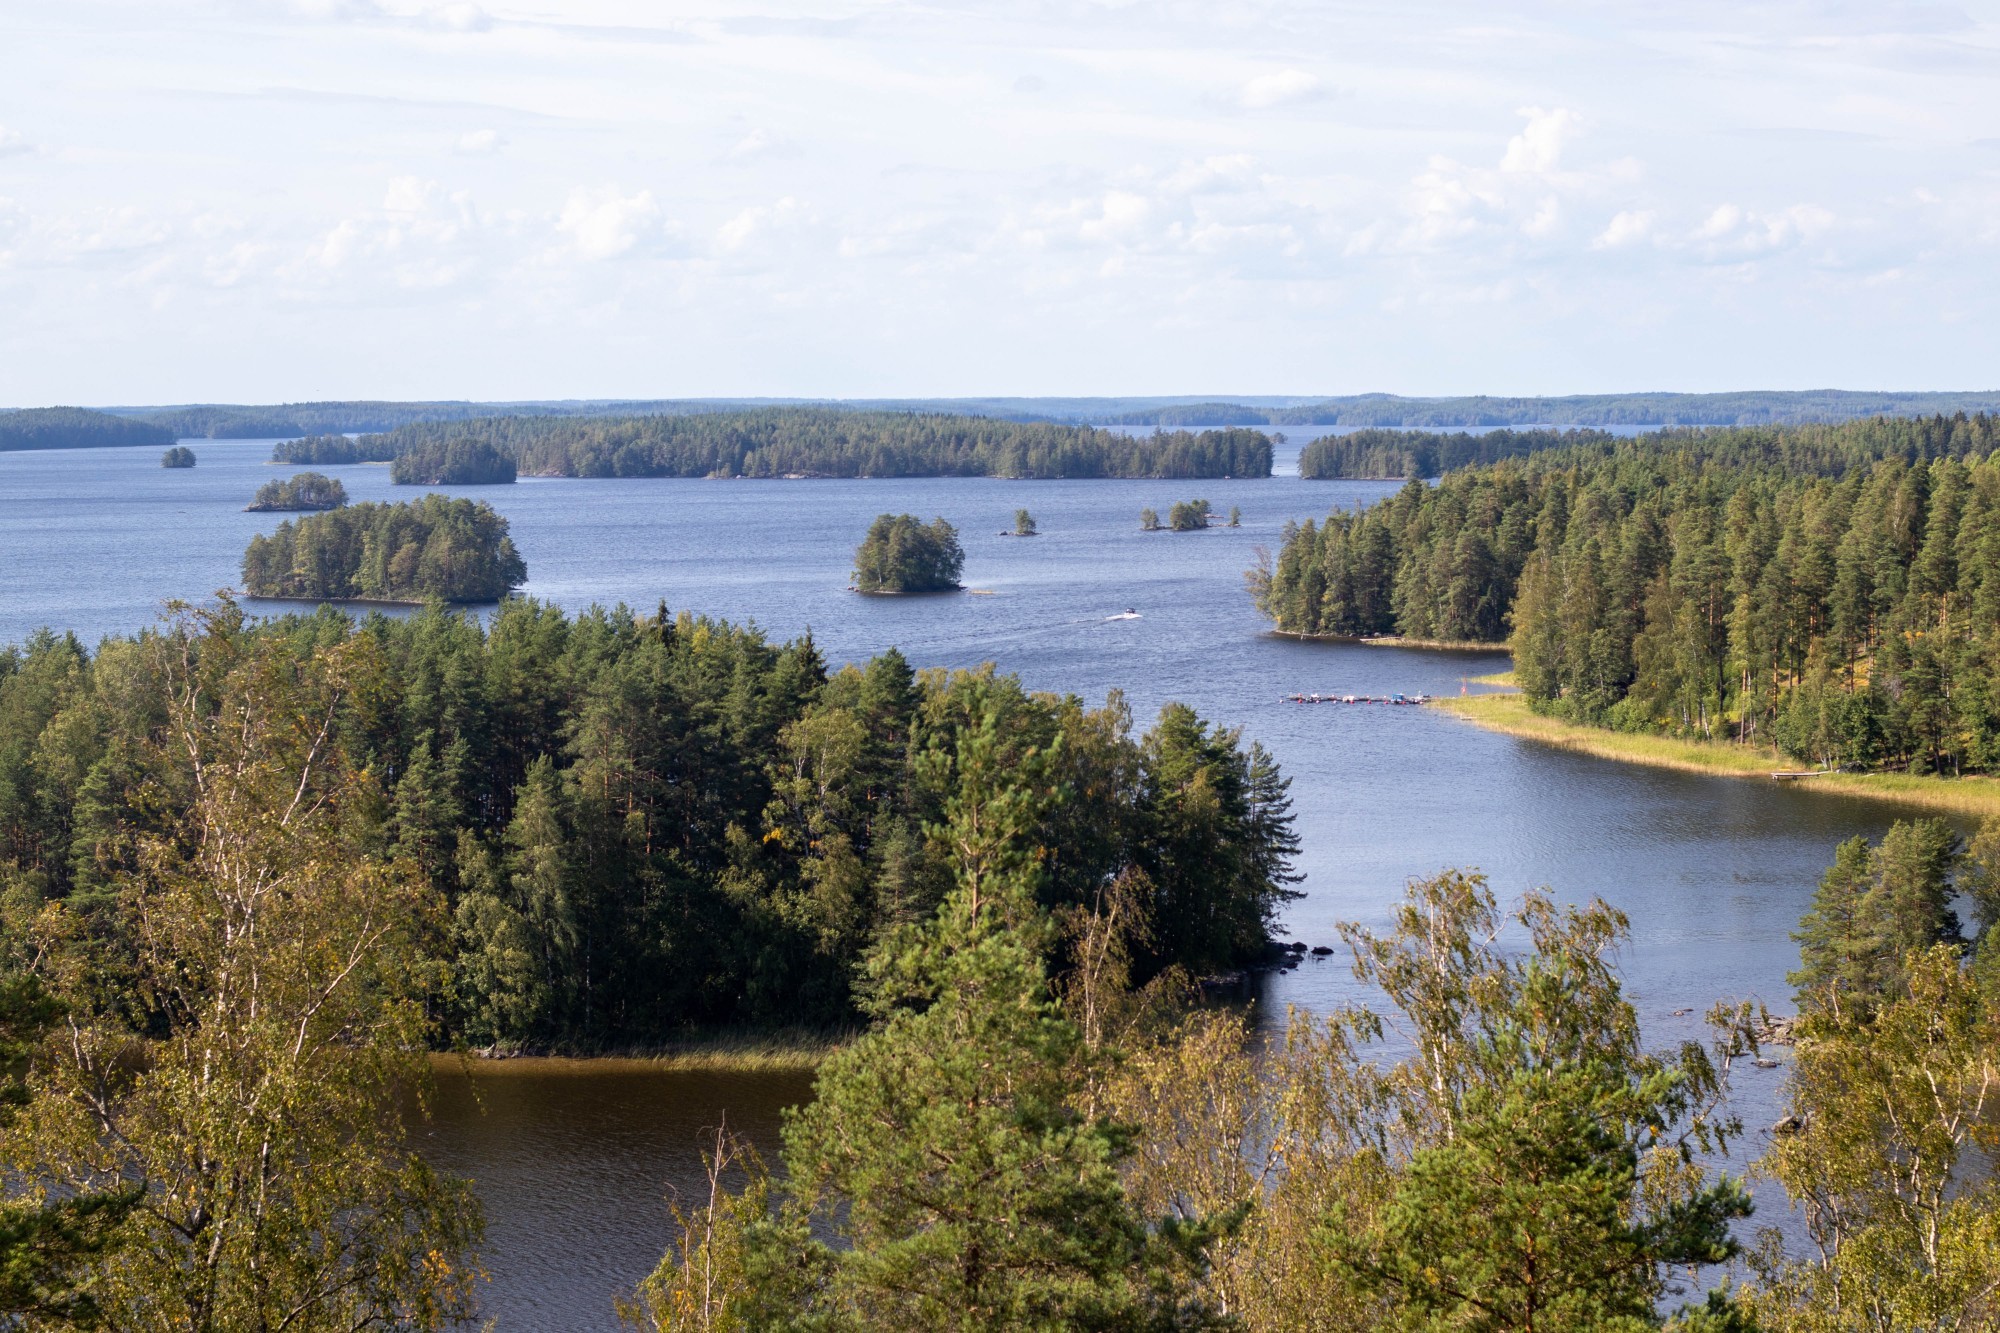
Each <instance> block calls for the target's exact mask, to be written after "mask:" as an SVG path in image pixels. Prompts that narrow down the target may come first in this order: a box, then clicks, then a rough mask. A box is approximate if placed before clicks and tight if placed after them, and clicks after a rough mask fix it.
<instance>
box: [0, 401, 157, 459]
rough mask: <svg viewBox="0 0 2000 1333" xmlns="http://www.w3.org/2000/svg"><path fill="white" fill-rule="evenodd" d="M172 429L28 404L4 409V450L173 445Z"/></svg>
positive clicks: (0, 422) (0, 438) (0, 415)
mask: <svg viewBox="0 0 2000 1333" xmlns="http://www.w3.org/2000/svg"><path fill="white" fill-rule="evenodd" d="M175 438H176V437H175V435H174V433H173V432H172V431H170V430H168V429H167V428H166V427H164V426H157V425H154V424H152V423H150V422H145V421H134V420H132V419H131V418H129V417H119V416H113V415H112V414H111V413H109V412H93V411H91V410H90V409H88V408H84V407H24V408H20V409H18V410H14V411H4V412H0V453H7V452H10V451H12V450H16V449H113V448H118V447H121V446H133V445H147V446H150V447H152V448H155V449H158V448H161V447H162V446H168V445H172V444H173V442H174V440H175Z"/></svg>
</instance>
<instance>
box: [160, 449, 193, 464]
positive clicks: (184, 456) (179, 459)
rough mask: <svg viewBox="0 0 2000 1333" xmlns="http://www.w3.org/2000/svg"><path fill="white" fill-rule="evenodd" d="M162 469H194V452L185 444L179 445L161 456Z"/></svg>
mask: <svg viewBox="0 0 2000 1333" xmlns="http://www.w3.org/2000/svg"><path fill="white" fill-rule="evenodd" d="M160 466H161V467H193V466H194V450H192V449H190V448H188V447H187V446H186V445H184V444H177V445H175V446H174V447H173V448H171V449H169V450H167V451H166V452H165V453H163V454H161V455H160Z"/></svg>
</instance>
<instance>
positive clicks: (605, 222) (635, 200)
mask: <svg viewBox="0 0 2000 1333" xmlns="http://www.w3.org/2000/svg"><path fill="white" fill-rule="evenodd" d="M660 220H661V214H660V206H659V205H658V204H657V203H655V202H654V201H653V192H652V191H651V190H641V191H639V192H638V193H637V194H632V195H627V194H621V193H620V192H619V191H618V190H617V188H616V187H614V186H604V187H602V188H599V189H594V190H589V189H580V190H576V191H573V192H572V193H571V194H570V197H569V201H568V202H567V203H565V204H564V205H563V210H562V216H560V217H559V218H557V219H556V230H557V231H560V232H562V233H564V234H565V235H567V236H568V237H569V238H570V244H571V245H572V246H573V247H574V248H575V250H576V253H577V254H579V255H581V256H582V257H583V258H585V259H615V258H617V257H618V256H619V255H622V254H625V253H626V252H627V251H629V250H631V249H632V247H633V246H635V245H637V244H638V243H639V239H640V238H641V237H642V236H644V235H645V234H646V233H647V232H649V231H657V230H658V229H659V226H660Z"/></svg>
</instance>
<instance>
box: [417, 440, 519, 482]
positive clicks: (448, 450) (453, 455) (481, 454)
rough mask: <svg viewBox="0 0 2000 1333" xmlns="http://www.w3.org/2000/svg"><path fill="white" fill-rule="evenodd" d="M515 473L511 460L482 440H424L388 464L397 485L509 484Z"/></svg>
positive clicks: (512, 480)
mask: <svg viewBox="0 0 2000 1333" xmlns="http://www.w3.org/2000/svg"><path fill="white" fill-rule="evenodd" d="M514 476H515V468H514V460H513V459H512V458H510V457H509V456H507V455H506V454H504V453H502V452H500V450H498V449H496V448H494V447H493V446H492V445H490V444H488V443H486V442H485V441H484V440H431V441H426V442H424V443H421V444H417V445H413V446H411V447H410V448H408V449H406V450H403V451H402V452H400V453H398V454H397V455H396V457H395V461H393V462H392V463H390V464H389V480H390V481H392V482H394V483H395V484H396V485H398V486H511V485H513V484H514Z"/></svg>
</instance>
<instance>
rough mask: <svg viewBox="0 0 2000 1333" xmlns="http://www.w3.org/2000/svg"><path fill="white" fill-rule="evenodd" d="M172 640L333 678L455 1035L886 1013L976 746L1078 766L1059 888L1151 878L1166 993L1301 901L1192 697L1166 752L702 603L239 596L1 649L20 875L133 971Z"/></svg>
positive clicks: (6, 776)
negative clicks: (877, 952)
mask: <svg viewBox="0 0 2000 1333" xmlns="http://www.w3.org/2000/svg"><path fill="white" fill-rule="evenodd" d="M458 503H461V504H462V503H464V502H458ZM357 508H359V506H357ZM339 512H341V513H347V512H352V511H339ZM188 635H192V637H187V636H188ZM183 640H185V641H183ZM170 652H171V653H181V652H189V653H194V654H196V655H197V656H198V657H199V659H200V660H201V661H203V662H211V661H213V662H214V664H215V665H216V666H217V668H218V669H220V668H221V666H222V665H223V664H224V663H227V662H235V661H238V660H240V659H245V658H249V657H257V658H259V659H260V660H264V661H266V663H267V665H268V669H269V670H272V671H279V672H282V673H285V674H286V675H287V676H288V678H289V677H293V676H297V675H299V674H300V673H304V674H306V675H312V674H313V673H328V674H329V682H330V683H329V687H330V688H332V687H336V686H337V688H338V690H339V691H340V695H339V703H338V706H337V707H335V708H334V709H333V711H331V712H330V713H329V714H327V716H326V719H325V725H326V726H327V727H328V728H330V729H329V730H328V732H327V733H326V736H325V738H324V744H325V745H328V746H332V747H334V750H335V751H336V752H337V754H338V755H339V757H340V761H341V763H342V764H343V765H344V766H345V767H346V768H347V769H349V770H351V772H352V773H353V774H354V775H355V781H357V782H364V783H365V784H368V785H369V787H370V790H369V791H368V792H366V793H360V792H357V793H356V794H355V795H354V796H353V797H352V798H351V799H352V800H353V801H354V802H355V803H354V804H353V805H352V808H350V809H349V810H348V812H347V815H346V818H347V819H348V820H349V821H350V822H351V824H352V826H351V827H347V828H345V829H344V831H343V833H342V837H343V838H345V839H347V840H349V844H350V846H351V847H352V848H353V850H354V854H355V855H357V856H372V857H380V858H383V859H384V861H385V862H386V861H387V860H388V859H390V858H400V863H401V864H403V865H406V866H408V867H411V868H414V869H416V870H419V871H421V873H422V875H423V876H424V878H425V881H426V883H428V884H429V885H431V886H432V887H434V888H435V889H436V890H437V891H438V892H439V893H440V894H441V895H442V896H443V900H444V905H445V908H446V909H447V914H448V920H446V921H444V922H443V923H442V924H441V925H440V927H439V932H440V933H439V934H438V936H437V938H436V939H435V940H434V941H433V944H434V946H435V948H436V949H437V950H438V957H439V961H440V962H442V963H445V964H447V965H448V968H449V974H450V976H449V984H448V985H446V986H444V987H443V988H442V989H441V990H440V993H439V995H438V998H437V1001H436V1003H435V1006H434V1007H433V1009H432V1014H433V1017H434V1019H435V1021H436V1022H437V1024H438V1028H437V1031H436V1032H435V1033H434V1034H433V1036H434V1040H437V1041H440V1042H449V1041H450V1040H452V1039H453V1038H456V1037H464V1038H465V1039H467V1040H470V1041H472V1042H474V1043H475V1044H479V1045H485V1044H489V1043H493V1042H499V1043H502V1044H504V1045H519V1044H533V1045H549V1044H559V1045H563V1046H568V1047H583V1048H602V1047H616V1046H631V1045H640V1044H644V1043H647V1042H657V1041H662V1040H665V1039H669V1038H672V1037H675V1036H679V1035H684V1034H685V1033H687V1032H688V1031H689V1030H690V1029H692V1028H700V1027H708V1026H734V1025H770V1026H793V1025H799V1024H807V1025H814V1026H820V1025H824V1026H829V1027H840V1026H843V1025H847V1024H850V1023H852V1022H854V1021H855V1019H856V1017H857V1015H858V1013H859V1012H860V1011H859V1009H858V1008H857V1006H858V1005H859V1003H860V996H859V995H858V993H857V991H856V987H857V985H858V984H861V983H860V974H859V973H858V972H857V964H858V962H859V960H860V959H861V957H862V955H863V954H864V953H865V952H866V951H867V949H868V948H869V947H870V945H871V944H872V943H873V942H875V941H877V940H879V939H881V938H882V937H884V936H885V935H886V934H889V933H892V932H894V931H895V930H897V929H900V928H901V927H903V926H904V925H906V924H907V923H909V922H912V921H916V920H920V919H923V918H925V917H926V916H928V915H929V914H930V913H931V912H932V911H933V910H934V909H935V908H936V907H937V905H938V903H939V902H940V901H941V900H942V898H943V896H944V895H945V893H946V890H947V887H948V885H949V883H950V881H951V877H952V872H951V864H952V852H951V849H950V845H949V843H948V841H947V840H946V839H944V837H943V836H942V834H941V833H940V831H939V825H940V821H944V820H946V818H947V811H948V808H949V807H950V805H951V803H952V801H953V800H954V799H955V798H954V791H955V788H956V784H957V783H958V782H959V780H960V777H959V774H958V772H957V770H956V768H955V763H956V760H955V758H954V756H955V755H956V754H957V753H958V750H959V747H960V746H961V744H962V743H963V742H964V741H965V739H966V736H967V735H968V728H970V729H973V730H977V729H978V728H980V727H997V728H998V731H997V732H996V733H995V736H994V738H993V739H994V740H995V743H996V744H998V745H999V746H1000V747H1001V752H1002V754H1003V756H1005V757H1007V758H1009V759H1010V761H1011V760H1012V759H1013V758H1018V757H1019V756H1021V755H1024V754H1027V753H1029V752H1041V753H1044V754H1045V755H1046V756H1047V757H1048V758H1049V761H1050V763H1051V764H1052V765H1053V767H1052V768H1051V769H1050V770H1049V772H1048V773H1047V774H1046V779H1047V781H1048V783H1049V784H1051V790H1052V791H1055V790H1059V791H1060V792H1061V793H1062V796H1063V799H1062V801H1061V802H1060V803H1059V804H1055V805H1051V806H1049V807H1047V808H1046V809H1045V810H1044V812H1043V814H1042V816H1041V817H1040V819H1039V820H1038V822H1037V825H1036V828H1037V830H1038V831H1037V834H1036V836H1037V839H1038V842H1039V845H1040V847H1041V849H1042V850H1041V852H1040V855H1041V857H1042V858H1043V865H1044V866H1045V868H1046V871H1047V876H1048V878H1047V881H1046V883H1045V885H1044V894H1043V897H1042V900H1041V901H1042V903H1043V905H1044V906H1045V907H1046V908H1048V909H1049V910H1051V911H1057V912H1061V911H1067V910H1070V909H1073V908H1077V907H1088V906H1089V905H1090V904H1091V903H1093V902H1094V901H1095V899H1096V895H1097V894H1098V893H1099V892H1100V891H1101V890H1102V889H1103V886H1105V885H1106V884H1109V883H1111V882H1113V881H1118V882H1120V883H1122V884H1124V885H1125V886H1127V887H1128V888H1129V889H1131V890H1132V891H1133V892H1134V893H1135V894H1136V895H1137V898H1136V899H1135V901H1138V902H1140V903H1142V905H1143V909H1144V914H1145V915H1144V922H1145V925H1144V929H1143V931H1141V930H1140V928H1139V925H1138V923H1137V921H1136V920H1135V921H1134V922H1133V923H1132V931H1133V933H1132V935H1131V937H1130V939H1129V941H1128V943H1129V944H1130V945H1131V947H1132V948H1133V949H1134V950H1135V952H1136V956H1137V957H1138V958H1139V959H1140V966H1141V968H1142V970H1143V972H1144V974H1145V975H1153V974H1155V973H1158V972H1160V971H1161V970H1162V969H1165V968H1169V967H1179V968H1182V969H1185V970H1187V971H1189V972H1192V973H1196V974H1204V973H1209V972H1214V971H1217V970H1220V969H1225V968H1229V967H1233V966H1236V965H1238V964H1240V963H1242V962H1244V961H1245V960H1247V959H1250V958H1253V957H1255V956H1256V955H1257V954H1258V953H1259V951H1260V950H1261V949H1262V948H1263V946H1264V944H1265V940H1266V932H1267V930H1268V928H1269V925H1270V922H1271V919H1272V916H1273V914H1274V913H1275V912H1276V910H1277V909H1278V907H1279V906H1281V905H1282V903H1283V902H1284V901H1285V900H1286V898H1287V897H1288V896H1289V889H1288V885H1289V883H1290V874H1289V869H1288V866H1289V858H1290V855H1291V852H1292V848H1293V840H1292V835H1291V831H1290V830H1291V822H1290V816H1289V814H1288V804H1287V799H1286V795H1285V788H1286V783H1285V780H1284V779H1283V778H1282V776H1281V775H1280V774H1279V772H1278V770H1277V768H1276V766H1275V765H1274V764H1273V763H1272V761H1271V759H1270V757H1269V756H1268V755H1267V754H1266V753H1265V752H1264V751H1263V750H1262V749H1260V748H1258V747H1256V746H1254V745H1246V744H1244V743H1242V742H1240V741H1239V739H1238V737H1237V735H1236V733H1234V732H1230V731H1226V730H1223V729H1221V728H1219V727H1215V726H1211V725H1209V724H1208V723H1206V722H1204V721H1203V720H1201V719H1200V718H1198V717H1196V716H1195V715H1194V714H1193V713H1192V712H1190V711H1189V710H1188V709H1186V708H1183V707H1180V706H1178V705H1176V706H1171V707H1169V708H1167V709H1166V710H1165V711H1164V712H1163V713H1162V714H1161V715H1160V717H1159V718H1158V719H1157V720H1156V721H1155V723H1154V724H1153V725H1152V727H1151V728H1150V729H1149V730H1147V731H1146V732H1145V734H1144V735H1135V734H1133V732H1132V720H1131V718H1130V716H1129V714H1128V713H1127V711H1126V710H1125V708H1124V706H1123V704H1122V703H1120V702H1119V701H1118V700H1117V699H1116V698H1113V699H1112V700H1111V701H1110V702H1109V703H1108V704H1107V705H1105V706H1104V707H1101V708H1088V707H1086V706H1085V705H1084V704H1083V703H1081V702H1080V701H1079V700H1077V699H1074V698H1058V697H1055V696H1048V695H1033V694H1029V693H1027V692H1025V691H1024V690H1022V688H1021V687H1020V685H1019V684H1018V682H1016V681H1015V680H1014V679H1012V678H1011V677H1005V676H994V675H992V674H991V673H990V672H988V673H974V674H966V673H958V674H955V675H951V676H946V675H943V674H940V673H934V672H932V673H916V672H913V671H912V670H911V669H910V668H909V666H908V665H907V664H906V663H905V662H904V661H903V659H902V658H901V657H900V656H898V655H897V654H896V653H894V652H893V651H892V652H890V653H887V654H885V655H884V656H882V657H880V658H877V659H875V660H874V661H872V662H869V663H867V664H866V665H864V666H860V667H853V668H847V669H844V670H841V671H832V672H830V671H829V670H828V669H827V667H826V664H825V663H824V662H823V661H822V659H821V657H820V655H819V653H818V650H817V649H816V648H815V647H814V645H813V643H812V641H811V640H810V639H809V638H808V639H804V640H800V641H798V642H795V643H790V644H773V643H770V642H767V641H766V640H765V639H764V638H763V637H762V636H761V635H759V634H758V633H756V632H755V631H753V630H749V629H743V628H738V627H735V626H731V625H727V624H722V623H718V622H714V621H709V620H704V619H697V618H693V617H690V616H688V615H686V614H682V615H680V616H677V617H667V618H664V619H663V618H660V617H639V616H635V615H632V614H629V613H627V612H625V611H623V610H619V611H592V612H589V613H586V614H584V615H581V616H579V617H577V618H575V619H570V618H568V617H566V616H564V615H563V614H562V613H561V612H560V611H557V610H555V609H554V608H552V607H546V606H541V605H537V604H534V603H532V602H525V601H509V602H506V603H504V604H503V605H502V607H501V609H500V611H499V612H498V613H497V615H496V617H495V618H494V619H493V621H492V623H491V625H490V626H488V627H486V628H484V629H482V628H481V626H480V625H479V623H478V622H477V621H476V620H473V619H471V618H468V617H463V616H460V615H458V614H455V613H452V612H450V611H447V610H444V609H442V608H433V609H429V610H426V611H424V612H422V613H420V614H418V615H416V616H414V617H412V618H408V619H401V620H398V619H391V618H387V617H382V616H374V617H370V618H368V619H367V620H365V621H364V622H362V623H361V624H360V625H359V626H358V627H356V626H353V625H352V624H351V623H350V621H349V620H348V619H347V618H346V617H344V616H342V615H340V614H338V613H336V612H334V611H332V610H330V609H329V610H327V611H325V612H322V613H321V614H319V615H317V616H312V617H306V618H290V619H286V620H282V621H278V622H275V623H274V624H272V625H271V626H270V627H268V628H246V627H245V626H244V625H243V624H242V623H241V618H240V616H238V615H237V614H236V613H234V612H233V611H232V612H227V613H225V614H223V615H222V616H220V617H219V618H216V619H215V620H214V622H213V623H212V624H210V625H208V626H206V627H203V628H200V629H199V632H196V631H195V630H194V629H191V628H188V627H186V626H184V627H183V629H182V630H181V631H176V632H175V633H174V634H170V635H169V636H168V637H167V638H165V639H162V638H158V637H151V636H149V637H144V638H141V639H137V640H112V641H109V642H107V643H106V644H105V645H104V646H103V647H102V648H101V649H100V650H99V651H98V653H97V654H96V655H95V656H94V657H93V656H92V655H91V654H89V653H87V652H85V651H84V650H83V648H82V647H81V646H79V645H78V644H77V643H76V641H75V640H74V639H71V638H62V637H54V636H48V635H44V636H41V637H38V638H36V639H35V640H33V641H32V642H30V643H29V644H27V645H26V646H25V647H23V648H21V649H16V650H9V651H7V652H6V653H4V654H0V738H4V745H0V854H4V859H0V881H4V885H5V887H6V889H7V891H8V892H9V893H10V894H12V895H14V896H15V897H19V896H20V895H24V894H25V895H27V897H28V898H29V899H32V900H33V901H34V902H61V903H67V904H70V905H71V906H72V907H73V908H75V909H76V910H77V911H79V912H80V913H82V914H83V916H84V918H85V919H86V920H88V921H89V922H91V923H92V926H91V929H92V931H93V932H95V938H97V939H98V943H99V945H100V946H101V947H103V948H104V949H106V950H109V951H111V953H110V954H108V955H107V957H106V960H105V961H106V966H107V967H113V970H115V965H114V963H113V959H114V958H115V957H116V951H117V950H119V949H121V948H124V947H127V945H128V944H129V941H127V940H126V939H125V937H124V936H123V935H122V933H121V932H122V930H123V927H122V925H121V924H120V921H121V917H120V914H121V913H122V912H124V911H126V910H128V909H129V907H130V906H131V905H130V904H129V903H122V902H121V901H120V897H119V894H120V890H119V887H118V886H119V884H120V882H121V876H123V875H125V874H127V873H129V872H130V871H131V870H132V869H133V868H134V867H133V864H132V862H131V859H130V858H131V854H132V853H131V848H132V845H133V839H134V838H135V837H137V836H139V835H141V834H143V833H148V832H162V831H167V830H171V829H173V828H175V827H176V826H177V821H179V820H181V819H182V818H183V817H184V815H185V811H184V809H183V807H182V803H183V802H185V801H186V800H187V799H190V793H189V791H188V790H187V788H186V787H185V785H184V783H185V779H186V778H187V776H188V775H187V774H185V773H182V772H179V771H177V770H174V769H172V768H171V766H169V767H168V768H165V769H163V768H162V767H161V765H163V764H169V759H170V756H168V755H162V754H161V753H160V752H159V747H160V746H161V745H162V744H164V743H166V742H165V741H164V739H163V738H162V737H161V736H159V735H158V734H157V731H156V728H157V727H158V725H159V719H160V718H161V717H163V716H164V715H165V713H166V711H167V710H168V709H169V707H170V702H171V701H170V700H168V699H167V698H166V697H164V694H163V692H164V691H165V690H167V689H168V688H169V683H168V682H169V677H168V675H166V674H165V673H166V672H167V666H166V665H164V664H163V662H162V658H163V655H165V654H168V653H170ZM335 674H337V677H338V679H337V680H335V679H334V678H333V677H334V675H335ZM1058 738H1060V743H1058ZM11 900H12V899H11V898H10V901H11Z"/></svg>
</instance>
